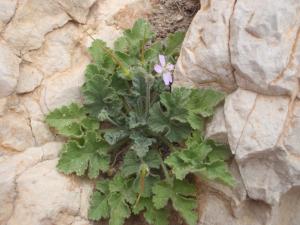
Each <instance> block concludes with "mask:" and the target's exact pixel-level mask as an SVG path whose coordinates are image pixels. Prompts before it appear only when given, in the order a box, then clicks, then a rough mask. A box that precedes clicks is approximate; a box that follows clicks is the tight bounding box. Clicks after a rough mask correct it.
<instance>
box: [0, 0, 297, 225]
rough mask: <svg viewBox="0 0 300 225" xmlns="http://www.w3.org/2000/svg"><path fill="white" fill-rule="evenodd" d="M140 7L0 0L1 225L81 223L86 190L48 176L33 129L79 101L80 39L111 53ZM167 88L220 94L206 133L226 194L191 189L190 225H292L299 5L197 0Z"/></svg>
mask: <svg viewBox="0 0 300 225" xmlns="http://www.w3.org/2000/svg"><path fill="white" fill-rule="evenodd" d="M150 2H151V1H150V0H85V1H82V0H72V1H71V0H54V1H48V0H0V205H1V207H0V224H1V225H2V224H3V225H20V224H21V225H49V224H55V225H67V224H70V225H90V224H92V223H91V222H90V221H88V220H87V209H88V205H89V204H88V199H89V195H90V193H91V190H92V188H93V185H92V184H91V183H90V182H89V181H87V180H82V179H78V178H76V177H72V176H64V175H62V174H60V173H58V172H57V171H56V169H55V166H56V163H57V159H58V154H59V151H60V149H61V145H62V140H61V139H59V137H56V136H55V134H53V133H52V132H51V131H50V130H49V128H48V127H47V126H46V125H45V123H44V116H45V114H46V113H48V112H49V111H50V110H53V109H54V108H56V107H59V106H62V105H65V104H68V103H70V102H74V101H77V102H80V101H81V95H80V90H79V88H80V86H81V85H82V83H83V82H84V70H85V67H86V65H87V64H88V63H89V61H90V58H89V55H88V53H87V50H86V48H87V47H88V46H89V45H90V43H91V42H92V39H91V37H90V36H92V37H94V38H101V39H103V40H105V41H107V42H108V44H112V42H113V41H114V40H115V39H116V38H117V37H118V35H120V33H121V32H122V29H125V28H129V27H131V26H132V24H133V23H134V21H135V20H136V19H137V18H138V17H143V16H146V15H147V14H149V12H150V11H151V3H150ZM200 2H201V9H200V10H199V12H198V13H197V15H196V16H195V18H194V20H193V22H192V24H191V26H190V28H189V30H188V32H187V35H186V38H185V41H184V44H183V48H182V51H181V55H180V58H179V61H178V63H177V66H176V74H175V75H176V76H175V79H176V83H177V84H178V85H188V86H194V87H213V88H217V89H219V90H223V91H225V92H227V94H228V96H227V97H226V100H225V104H224V106H222V107H220V108H218V110H217V113H216V115H215V117H214V118H213V119H212V120H211V121H210V123H209V125H208V126H207V133H206V136H207V137H208V138H213V139H216V140H217V141H219V142H222V143H228V144H229V145H230V147H231V151H232V154H233V156H234V158H233V160H232V162H231V163H230V168H231V170H232V173H233V175H234V177H235V178H236V182H237V185H236V186H235V187H234V188H229V187H226V186H224V185H222V184H216V183H211V182H202V183H201V186H202V187H203V188H202V189H201V196H200V198H199V205H200V219H199V225H299V224H300V216H299V215H300V214H299V213H298V212H299V210H300V187H299V186H300V99H299V96H300V92H299V78H300V40H299V39H300V1H299V0H286V1H282V0H265V1H261V0H201V1H200Z"/></svg>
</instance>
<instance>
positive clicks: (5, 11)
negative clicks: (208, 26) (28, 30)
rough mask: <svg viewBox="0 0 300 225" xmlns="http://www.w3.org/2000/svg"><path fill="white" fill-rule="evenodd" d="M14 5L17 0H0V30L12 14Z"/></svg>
mask: <svg viewBox="0 0 300 225" xmlns="http://www.w3.org/2000/svg"><path fill="white" fill-rule="evenodd" d="M16 5H17V0H4V1H1V2H0V31H1V30H2V29H3V28H4V26H5V25H6V24H7V23H8V22H9V21H10V19H11V18H12V16H13V15H14V13H15V10H16Z"/></svg>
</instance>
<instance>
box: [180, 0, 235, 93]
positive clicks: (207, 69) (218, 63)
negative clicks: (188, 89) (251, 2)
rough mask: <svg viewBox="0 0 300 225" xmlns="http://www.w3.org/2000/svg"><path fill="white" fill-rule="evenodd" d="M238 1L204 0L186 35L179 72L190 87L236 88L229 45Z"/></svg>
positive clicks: (227, 89)
mask: <svg viewBox="0 0 300 225" xmlns="http://www.w3.org/2000/svg"><path fill="white" fill-rule="evenodd" d="M234 3H235V1H234V0H211V1H206V0H205V1H203V0H202V1H201V9H200V10H199V12H198V13H197V14H196V16H195V17H194V19H193V22H192V24H191V26H190V28H189V30H188V32H187V34H186V37H185V41H184V43H183V47H182V50H181V53H180V57H179V59H178V62H177V65H176V71H175V81H176V82H177V83H179V84H181V85H187V86H195V87H201V86H213V87H217V88H219V89H222V90H225V91H231V90H233V89H234V88H235V81H234V76H233V68H232V66H231V56H230V51H229V48H228V45H229V44H228V43H229V23H230V17H231V14H232V11H233V7H234Z"/></svg>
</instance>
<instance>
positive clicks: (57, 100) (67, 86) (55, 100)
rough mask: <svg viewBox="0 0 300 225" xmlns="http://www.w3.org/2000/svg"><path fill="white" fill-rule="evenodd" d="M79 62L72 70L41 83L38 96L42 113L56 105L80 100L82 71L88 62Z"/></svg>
mask: <svg viewBox="0 0 300 225" xmlns="http://www.w3.org/2000/svg"><path fill="white" fill-rule="evenodd" d="M81 63H82V64H79V65H77V67H74V68H73V69H72V70H70V71H67V72H65V73H63V74H59V76H54V77H51V78H50V79H48V80H46V81H45V83H44V84H43V85H42V91H41V98H40V105H41V108H42V111H43V113H45V114H47V113H48V112H49V111H52V110H54V109H55V108H57V107H61V106H63V105H68V104H71V103H72V102H78V103H80V102H81V100H82V97H81V93H80V88H81V86H82V84H83V83H84V71H85V67H86V65H87V63H88V62H87V61H86V62H81Z"/></svg>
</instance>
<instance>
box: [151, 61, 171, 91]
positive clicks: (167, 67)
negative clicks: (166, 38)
mask: <svg viewBox="0 0 300 225" xmlns="http://www.w3.org/2000/svg"><path fill="white" fill-rule="evenodd" d="M159 62H160V64H156V65H155V66H154V70H155V72H157V73H158V74H162V77H163V80H164V82H165V85H167V86H169V85H171V84H172V83H173V77H172V72H173V70H174V65H173V64H171V63H166V57H165V56H164V55H159Z"/></svg>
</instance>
